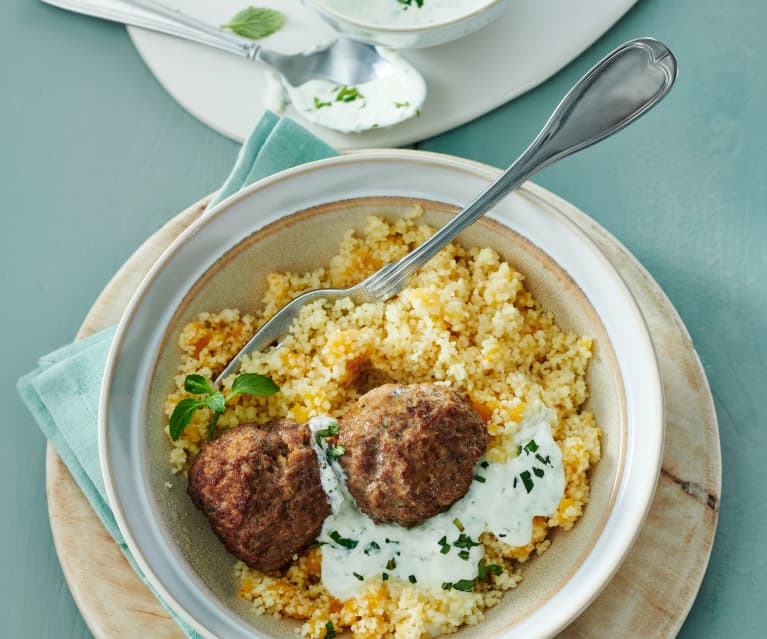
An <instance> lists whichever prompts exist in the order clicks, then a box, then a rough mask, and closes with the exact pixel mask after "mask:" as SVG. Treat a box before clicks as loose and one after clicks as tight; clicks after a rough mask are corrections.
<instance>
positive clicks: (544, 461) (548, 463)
mask: <svg viewBox="0 0 767 639" xmlns="http://www.w3.org/2000/svg"><path fill="white" fill-rule="evenodd" d="M535 458H536V459H537V460H538V461H539V462H541V463H542V464H545V465H546V466H551V457H549V456H548V455H546V457H541V456H540V455H536V456H535Z"/></svg>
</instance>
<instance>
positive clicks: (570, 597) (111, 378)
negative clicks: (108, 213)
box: [99, 150, 663, 639]
mask: <svg viewBox="0 0 767 639" xmlns="http://www.w3.org/2000/svg"><path fill="white" fill-rule="evenodd" d="M496 175H497V171H496V170H495V169H490V168H488V167H482V166H479V165H475V164H471V163H469V162H466V161H464V160H459V159H456V158H451V157H448V156H439V155H435V154H428V153H423V152H417V151H397V150H392V151H371V152H364V153H356V154H352V155H346V156H341V157H337V158H332V159H328V160H323V161H320V162H314V163H310V164H306V165H303V166H299V167H297V168H294V169H290V170H287V171H284V172H282V173H279V174H276V175H274V176H272V177H269V178H266V179H264V180H261V181H260V182H258V183H256V184H254V185H252V186H250V187H248V188H246V189H244V190H243V191H241V192H240V193H238V194H236V195H234V196H232V197H230V198H229V199H228V200H226V201H225V202H223V203H222V204H220V205H219V206H218V207H216V209H215V210H214V211H212V212H211V213H210V214H208V215H206V216H204V217H203V218H201V219H200V220H199V221H197V222H196V223H195V224H193V225H192V226H191V227H190V228H189V229H187V230H186V231H185V232H184V233H183V234H182V235H181V236H180V237H179V238H178V239H177V240H176V241H175V242H174V243H173V244H172V245H171V247H170V248H169V249H168V250H167V251H166V252H165V253H164V254H163V255H162V257H161V258H160V259H159V260H158V262H157V263H156V264H155V265H154V266H153V268H152V269H151V271H150V272H149V274H148V275H147V276H146V278H145V279H144V281H143V282H142V284H141V285H140V287H139V288H138V290H137V292H136V294H135V296H134V297H133V299H132V300H131V302H130V304H129V306H128V308H127V310H126V312H125V315H124V317H123V319H122V321H121V322H120V326H119V328H118V330H117V334H116V336H115V339H114V343H113V346H112V350H111V352H110V355H109V358H108V362H107V366H106V373H105V377H104V385H103V389H102V397H101V406H100V424H99V446H100V455H101V463H102V470H103V475H104V481H105V483H106V487H107V493H108V495H109V500H110V504H111V506H112V509H113V512H114V515H115V518H116V519H117V522H118V524H119V526H120V529H121V531H122V533H123V535H124V537H125V540H126V542H127V544H128V547H129V548H130V551H131V552H132V553H133V556H134V557H135V559H136V561H137V563H138V565H139V566H140V567H141V569H142V570H143V572H144V574H145V575H146V578H147V579H148V580H149V582H150V583H151V584H152V586H153V587H154V588H155V590H156V591H157V592H159V593H160V594H161V595H162V596H163V598H164V599H165V601H166V603H167V604H168V605H169V606H170V607H171V608H172V609H173V610H174V611H175V612H176V613H177V614H178V616H179V617H180V618H181V619H183V620H184V621H185V622H187V623H188V624H189V625H190V626H191V627H193V628H194V629H195V630H197V631H198V632H199V633H200V634H201V635H202V636H203V637H227V639H244V638H246V637H247V638H251V639H252V638H253V637H260V638H269V639H274V638H277V639H280V638H282V639H288V638H290V639H293V638H294V637H295V634H294V632H295V627H296V623H295V622H290V621H285V620H277V619H274V618H272V617H270V616H263V617H259V616H257V615H255V614H253V612H252V611H251V609H250V607H249V605H248V604H247V603H246V602H244V601H242V600H240V599H239V598H238V597H237V595H236V592H237V587H236V584H235V583H234V578H233V575H232V566H233V564H234V559H233V557H232V556H230V555H228V554H227V553H226V551H225V550H224V548H223V546H222V544H221V543H220V542H219V541H218V540H217V539H216V537H215V536H214V535H213V533H212V532H211V529H210V526H209V525H208V523H207V521H206V520H205V519H204V517H203V516H202V515H201V514H200V513H199V512H198V511H197V510H196V509H195V508H194V507H193V505H192V503H191V502H190V500H189V498H188V497H187V495H186V492H185V491H186V481H185V479H184V478H183V477H181V476H176V475H172V474H171V472H170V467H169V464H168V452H169V449H170V446H169V443H168V441H167V439H166V436H165V434H164V432H163V427H164V424H165V423H166V422H165V417H164V415H163V412H162V404H163V397H164V396H165V394H166V393H167V392H169V391H170V390H171V387H172V385H173V376H174V374H175V371H176V366H177V364H178V361H179V352H178V349H177V347H176V343H177V337H178V334H179V330H180V328H181V327H182V326H183V325H184V324H185V323H186V322H187V321H189V320H191V319H192V318H194V317H196V315H197V313H198V312H199V311H201V310H215V309H220V308H225V307H238V308H240V309H243V310H245V311H254V310H256V309H257V306H258V303H259V300H260V299H261V294H262V292H263V286H264V280H265V275H266V274H267V273H268V272H270V271H272V270H278V271H285V270H291V271H302V270H308V269H312V268H315V267H317V266H318V265H322V264H326V263H327V262H328V260H329V258H330V257H331V255H332V254H333V253H334V251H335V249H336V246H337V243H338V241H339V240H340V239H341V237H342V234H343V232H344V230H345V229H348V228H350V227H357V228H360V227H361V226H362V224H363V222H364V218H365V217H366V216H367V215H368V214H370V213H371V212H375V213H377V214H382V215H385V216H388V217H395V216H398V215H401V214H402V212H403V211H404V210H407V209H409V208H410V207H411V206H412V204H413V203H414V202H419V203H421V204H423V206H424V208H425V210H426V213H425V219H426V221H428V222H430V223H431V224H434V225H442V224H444V223H445V222H446V220H447V219H449V218H450V216H451V215H453V214H454V213H455V211H456V207H458V206H459V205H461V204H462V203H465V202H468V201H469V200H470V199H472V197H473V196H474V195H476V194H477V193H478V192H479V191H481V190H482V189H483V188H484V187H485V186H486V185H487V184H488V182H489V181H490V180H491V179H493V177H495V176H496ZM551 202H554V203H556V202H557V200H556V198H554V197H553V196H551V194H549V193H547V192H546V191H544V190H543V189H540V188H539V187H536V186H534V185H526V186H525V187H523V188H522V189H520V190H518V191H517V192H515V193H513V194H511V195H510V196H508V197H507V198H506V199H504V200H503V201H502V202H501V203H499V204H498V205H497V206H496V208H495V209H494V210H493V211H492V212H491V213H490V214H488V215H487V216H486V217H485V218H483V219H482V220H480V221H479V222H477V223H476V224H475V225H474V226H472V227H471V228H470V229H469V230H467V231H466V232H465V233H464V234H463V235H461V236H460V237H459V241H460V242H462V243H464V244H465V245H482V246H490V247H492V248H494V249H496V250H497V251H498V252H499V253H501V254H502V255H503V256H504V257H505V258H506V259H507V260H508V261H509V262H511V264H512V265H513V266H514V267H515V268H516V269H518V270H519V271H521V272H522V273H523V274H524V275H525V278H526V286H527V287H528V288H529V289H530V290H531V291H532V293H533V294H534V295H535V296H536V298H537V299H538V300H539V301H540V302H541V304H542V305H543V307H544V308H545V309H547V310H549V311H551V312H552V313H553V314H554V316H555V318H556V321H557V323H558V324H559V325H560V326H562V327H564V328H566V329H570V330H574V331H577V332H578V333H581V334H588V335H591V336H593V337H594V338H595V343H596V347H595V355H594V358H593V360H592V363H591V364H590V368H589V374H588V383H589V387H590V391H591V397H590V399H589V403H588V408H589V409H590V410H592V411H593V412H594V413H595V415H596V417H597V420H598V423H599V425H600V427H601V428H602V430H603V433H604V437H603V440H602V447H603V458H602V461H601V462H600V463H599V464H598V465H597V466H596V468H595V469H594V470H593V472H592V474H591V486H592V492H591V502H590V503H589V505H588V507H587V509H586V511H585V514H584V516H583V517H582V518H581V520H580V521H579V522H578V523H577V524H576V526H575V527H574V528H573V530H571V531H570V532H568V533H562V534H557V533H554V538H553V542H552V544H551V547H550V549H549V550H548V551H547V552H546V553H545V554H543V555H542V556H541V557H536V558H535V559H534V560H532V561H530V562H528V563H527V564H526V565H525V567H524V577H525V578H524V580H523V581H522V583H521V585H520V586H519V587H518V588H517V589H516V590H513V591H511V592H510V593H508V594H507V595H506V597H505V598H504V599H503V601H502V602H501V603H500V604H499V605H498V606H496V607H495V608H493V609H491V610H489V611H488V613H487V615H486V618H485V620H483V621H482V622H481V623H480V624H479V625H477V626H468V627H465V628H463V629H462V630H460V631H459V632H458V633H457V634H456V635H455V637H456V638H457V639H478V638H483V639H487V638H490V637H498V638H501V637H502V638H503V639H517V638H521V637H524V638H526V639H530V638H532V637H548V636H551V635H553V634H555V633H556V632H558V631H559V630H561V629H562V628H563V627H564V626H566V625H567V624H568V623H569V622H571V621H572V620H573V619H574V618H575V617H576V616H577V615H578V613H579V612H580V611H581V610H583V609H584V608H585V607H586V606H587V605H588V603H589V602H590V601H591V600H592V599H593V598H594V597H595V596H596V595H597V594H598V593H599V592H600V590H601V589H602V588H603V587H604V586H605V585H606V584H607V582H608V581H609V579H610V578H611V576H612V575H613V574H614V572H615V571H616V570H617V568H618V566H619V565H620V563H621V561H622V560H623V558H624V557H625V556H626V553H627V552H628V550H629V548H630V546H631V544H632V543H633V541H634V539H635V537H636V535H637V533H638V532H639V529H640V527H641V525H642V522H643V520H644V517H645V514H646V512H647V509H648V507H649V505H650V502H651V500H652V496H653V492H654V488H655V483H656V479H657V476H658V471H659V467H660V459H661V449H662V440H663V412H662V409H663V407H662V396H661V386H660V379H659V374H658V368H657V364H656V360H655V356H654V353H653V348H652V344H651V341H650V337H649V334H648V331H647V328H646V326H645V323H644V320H643V318H642V316H641V314H640V311H639V309H638V308H637V305H636V303H635V302H634V300H633V298H632V296H631V294H630V292H629V291H628V289H627V288H626V286H625V284H624V283H623V281H622V280H621V278H620V276H619V275H618V273H617V272H616V271H615V269H614V268H613V267H612V265H611V264H610V263H609V262H608V261H607V259H606V258H605V257H604V255H603V254H602V253H601V252H600V251H599V250H598V249H597V248H596V246H595V245H594V244H593V243H592V242H591V241H590V240H589V239H588V238H587V237H586V235H585V234H584V233H583V232H582V231H581V230H580V229H579V228H578V227H577V226H576V225H575V224H574V223H573V222H572V221H570V219H568V218H567V216H566V215H564V214H563V213H562V212H561V211H560V210H559V209H558V208H557V207H556V204H554V205H552V204H551ZM169 485H172V487H170V488H168V486H169Z"/></svg>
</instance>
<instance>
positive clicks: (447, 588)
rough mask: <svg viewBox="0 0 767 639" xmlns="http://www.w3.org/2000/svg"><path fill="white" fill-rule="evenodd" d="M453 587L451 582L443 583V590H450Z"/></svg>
mask: <svg viewBox="0 0 767 639" xmlns="http://www.w3.org/2000/svg"><path fill="white" fill-rule="evenodd" d="M452 587H453V584H451V583H450V582H449V581H443V582H442V590H450V589H451V588H452Z"/></svg>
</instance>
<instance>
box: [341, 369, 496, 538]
mask: <svg viewBox="0 0 767 639" xmlns="http://www.w3.org/2000/svg"><path fill="white" fill-rule="evenodd" d="M339 426H340V432H339V435H338V443H339V444H341V445H343V446H344V447H345V448H346V452H345V453H344V454H343V455H342V456H341V457H339V461H340V463H341V465H342V466H343V467H344V469H345V470H346V473H347V475H348V480H347V486H348V488H349V492H350V493H351V494H352V496H353V497H354V499H355V500H356V501H357V505H358V506H359V508H360V509H361V510H362V511H363V512H365V513H367V514H368V515H370V517H372V518H373V519H374V520H375V521H377V522H386V523H396V524H400V525H401V526H406V527H410V526H415V525H416V524H419V523H421V522H422V521H424V520H425V519H428V518H429V517H431V516H433V515H436V514H437V513H440V512H442V511H444V510H447V509H448V508H449V507H450V506H451V505H452V504H453V503H454V502H455V501H457V500H458V499H460V498H461V497H462V496H463V495H465V494H466V492H467V491H468V490H469V486H470V485H471V482H472V479H473V476H474V465H475V464H476V463H477V461H478V460H479V458H480V457H481V456H482V454H483V453H484V452H485V447H486V446H487V438H488V434H487V428H486V426H485V422H484V421H483V420H482V418H481V417H480V416H479V414H477V411H476V410H474V407H473V406H472V404H471V401H470V400H469V397H468V395H466V394H464V393H459V392H457V391H455V390H452V389H451V388H449V387H445V386H438V385H436V384H411V385H409V386H402V385H397V384H385V385H383V386H379V387H378V388H375V389H373V390H372V391H370V392H368V393H366V394H365V395H363V396H362V397H360V399H359V400H358V401H357V403H356V404H355V405H354V406H352V408H350V409H349V411H348V412H347V413H346V414H345V415H344V416H343V417H342V418H341V419H340V420H339Z"/></svg>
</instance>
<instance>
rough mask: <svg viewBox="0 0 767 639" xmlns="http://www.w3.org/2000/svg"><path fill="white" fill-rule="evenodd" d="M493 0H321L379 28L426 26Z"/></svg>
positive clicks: (334, 8) (357, 19)
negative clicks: (364, 0) (362, 0)
mask: <svg viewBox="0 0 767 639" xmlns="http://www.w3.org/2000/svg"><path fill="white" fill-rule="evenodd" d="M490 2H491V0H423V2H422V3H421V6H420V7H419V6H418V2H417V0H412V1H411V2H410V3H409V4H408V3H407V2H401V1H400V0H366V2H360V0H320V4H323V5H325V6H326V7H327V8H328V9H331V10H332V11H335V12H336V13H339V14H341V15H343V16H345V17H347V18H349V19H351V20H355V21H357V22H362V23H365V24H374V25H376V26H379V27H395V28H400V29H401V28H406V27H423V26H427V25H430V24H439V23H443V22H449V21H451V20H455V19H457V18H460V17H462V16H465V15H468V14H470V13H474V12H475V11H477V10H478V9H481V8H482V7H484V6H486V5H488V4H490Z"/></svg>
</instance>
